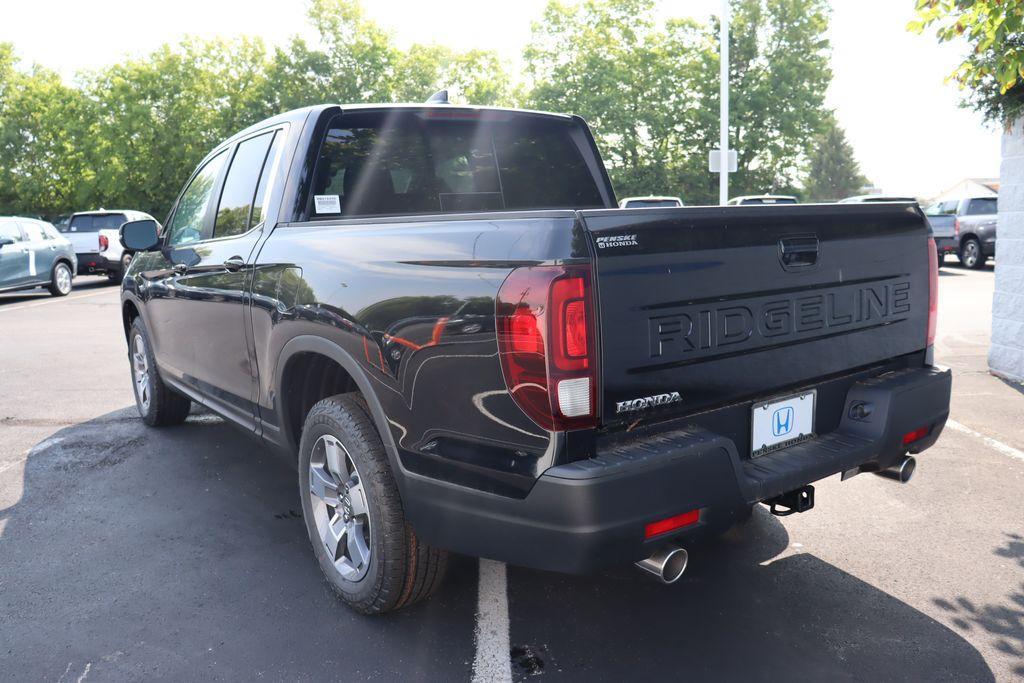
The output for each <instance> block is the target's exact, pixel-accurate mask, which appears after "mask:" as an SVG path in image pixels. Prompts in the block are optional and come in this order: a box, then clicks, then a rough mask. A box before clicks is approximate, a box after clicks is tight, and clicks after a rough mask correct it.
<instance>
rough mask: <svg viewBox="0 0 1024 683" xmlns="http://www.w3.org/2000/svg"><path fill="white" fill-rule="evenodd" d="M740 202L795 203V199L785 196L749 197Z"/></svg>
mask: <svg viewBox="0 0 1024 683" xmlns="http://www.w3.org/2000/svg"><path fill="white" fill-rule="evenodd" d="M741 204H796V200H795V199H791V198H785V197H782V198H779V197H751V198H749V199H744V200H743V201H742V202H741Z"/></svg>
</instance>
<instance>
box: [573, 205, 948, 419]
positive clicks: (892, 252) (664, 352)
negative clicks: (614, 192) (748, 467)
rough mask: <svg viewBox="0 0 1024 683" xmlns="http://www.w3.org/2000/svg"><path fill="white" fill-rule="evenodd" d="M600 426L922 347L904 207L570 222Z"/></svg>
mask: <svg viewBox="0 0 1024 683" xmlns="http://www.w3.org/2000/svg"><path fill="white" fill-rule="evenodd" d="M580 216H581V221H582V223H583V226H584V227H585V228H586V230H587V232H588V233H589V234H590V236H591V239H592V240H593V246H594V253H595V262H596V267H595V268H596V278H595V279H596V283H597V290H598V293H597V300H598V313H599V325H600V341H601V378H600V381H601V387H602V389H601V391H602V397H601V399H600V405H601V410H602V421H603V423H604V424H615V423H624V422H632V421H634V420H636V419H639V418H641V417H648V416H650V417H654V416H658V415H661V416H666V417H667V416H670V415H673V414H686V413H692V412H696V411H699V410H701V409H705V408H709V407H713V406H724V405H727V404H730V403H736V402H740V401H745V400H753V399H760V398H768V397H772V396H774V395H778V393H779V392H782V391H786V390H789V389H792V388H796V387H800V386H811V385H813V383H814V380H816V379H820V378H825V377H828V376H831V375H835V374H839V373H843V372H847V371H850V370H852V369H855V368H862V367H865V366H869V365H872V364H875V363H879V362H881V361H884V360H887V359H891V358H894V357H896V356H900V355H903V354H907V353H911V352H914V351H917V350H920V349H923V348H924V347H925V345H926V333H927V322H928V269H929V259H928V250H927V235H928V224H927V221H926V220H925V218H924V216H923V214H922V213H921V211H920V209H919V208H918V207H917V206H916V204H870V203H868V204H861V205H842V206H837V205H797V206H771V207H760V206H750V207H747V206H737V207H724V208H723V207H699V208H679V209H640V210H633V211H630V210H597V211H583V212H580Z"/></svg>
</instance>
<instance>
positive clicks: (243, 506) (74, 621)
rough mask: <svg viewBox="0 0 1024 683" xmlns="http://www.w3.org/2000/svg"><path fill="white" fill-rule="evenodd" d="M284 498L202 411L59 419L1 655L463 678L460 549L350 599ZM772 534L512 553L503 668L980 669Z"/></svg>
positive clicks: (25, 529)
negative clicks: (522, 563) (683, 545)
mask: <svg viewBox="0 0 1024 683" xmlns="http://www.w3.org/2000/svg"><path fill="white" fill-rule="evenodd" d="M12 476H17V473H16V471H15V470H10V469H9V470H7V471H6V472H4V473H3V474H0V477H4V478H10V477H12ZM296 494H297V475H296V471H295V467H294V464H293V463H291V462H289V461H287V459H286V458H284V457H282V456H280V455H277V454H275V453H272V452H270V451H269V450H267V449H265V448H264V447H263V446H262V445H261V444H260V443H259V442H257V441H255V440H251V439H248V438H246V437H245V436H244V435H242V434H240V433H239V432H238V430H236V429H234V428H233V427H230V426H228V425H226V424H224V423H223V421H222V420H221V419H220V418H217V417H214V416H213V415H210V414H208V413H201V412H200V413H198V414H196V415H193V416H192V417H190V418H189V421H188V422H187V423H186V424H185V425H183V426H181V427H175V428H169V429H160V430H154V429H148V428H146V427H145V426H144V425H143V424H142V423H141V421H140V420H139V419H138V418H137V416H136V413H135V410H134V408H127V409H124V410H120V411H115V412H113V413H109V414H107V415H104V416H102V417H100V418H98V419H96V420H92V421H89V422H85V423H82V424H78V425H74V426H71V427H67V428H65V429H62V430H60V431H58V432H57V433H56V434H54V435H53V436H51V437H50V438H48V439H46V440H44V441H43V442H41V443H39V444H38V445H37V446H36V447H35V448H33V449H32V451H31V452H30V454H29V456H28V459H27V462H26V464H25V470H24V473H23V475H22V488H21V496H20V498H19V499H18V500H17V501H16V502H14V503H13V504H11V505H10V506H9V507H7V508H5V509H0V525H3V526H2V527H0V529H2V530H0V567H2V571H0V615H2V630H3V632H4V635H5V640H6V643H5V646H4V647H0V670H2V671H4V672H5V674H6V675H9V676H11V677H12V678H14V679H16V680H18V679H39V678H48V679H56V678H57V677H59V676H60V675H61V674H62V673H68V672H70V673H68V675H73V676H75V677H77V676H79V675H80V674H81V673H84V672H85V671H86V670H88V671H89V672H90V674H91V675H92V676H96V677H100V678H103V677H106V678H171V679H178V680H191V679H196V678H212V677H225V678H255V677H260V676H262V677H267V678H273V679H287V680H292V679H296V678H306V677H309V678H314V679H322V678H340V679H344V680H361V679H364V678H370V677H379V678H384V679H395V678H399V677H401V678H411V679H416V680H424V679H429V680H453V679H456V680H457V679H466V678H468V677H469V676H470V671H471V666H472V660H473V629H474V613H475V609H476V597H477V596H476V593H477V591H476V584H477V581H476V562H475V561H472V560H469V559H467V558H455V559H454V561H453V563H452V572H451V575H450V576H449V578H448V580H447V581H446V582H445V584H444V586H443V587H442V590H441V591H440V592H439V594H438V595H436V596H435V597H434V598H433V599H431V600H430V601H428V602H426V603H424V604H420V605H417V606H415V607H413V608H411V609H408V610H403V611H401V612H398V613H396V614H394V615H389V616H387V617H378V618H366V617H361V616H359V615H356V614H354V613H353V612H351V611H350V610H348V609H347V608H345V606H344V605H343V604H341V603H340V602H339V601H338V600H337V599H336V598H335V597H334V596H333V594H332V593H331V592H330V590H329V588H328V587H327V585H326V583H325V582H324V580H323V579H322V578H321V576H320V572H319V568H318V567H317V565H316V562H315V560H314V559H313V555H312V552H311V550H310V548H309V542H308V539H307V537H306V531H305V527H304V525H303V523H302V518H301V508H300V506H299V503H298V499H297V495H296ZM788 547H789V537H788V535H787V534H786V531H785V528H784V527H783V526H782V524H780V523H779V522H778V520H777V519H775V518H773V517H770V516H768V515H767V514H766V513H764V512H763V511H760V510H759V511H758V512H757V513H755V516H754V518H753V519H752V521H751V522H750V523H748V524H747V525H745V526H744V527H743V528H742V529H741V530H740V531H739V532H736V531H734V532H731V533H730V534H729V535H727V536H726V537H724V538H722V539H720V540H718V541H715V542H711V543H706V544H703V545H700V546H695V547H692V548H691V549H690V550H691V568H690V569H689V570H688V571H687V574H686V576H685V577H684V579H683V580H681V581H680V582H679V583H678V584H676V585H674V586H671V587H664V586H660V585H658V584H656V583H654V582H653V581H649V580H647V579H646V578H645V577H644V576H642V575H641V574H640V573H639V572H638V571H636V570H634V569H632V568H623V569H621V570H616V571H613V572H606V573H603V574H600V575H596V576H589V577H573V576H563V575H558V574H551V573H547V572H538V571H529V570H524V569H516V568H512V569H511V570H510V572H509V578H510V582H509V599H510V612H511V615H512V624H511V639H512V645H513V646H515V647H514V652H515V654H516V655H518V656H517V658H516V665H517V669H516V673H517V676H518V677H520V678H523V677H527V675H528V673H530V672H535V673H540V674H542V675H544V677H545V678H571V679H579V680H582V679H585V680H609V679H633V678H636V677H637V676H639V675H649V674H654V675H657V676H662V677H664V676H668V677H670V678H671V679H676V678H687V679H714V680H722V679H743V680H768V679H771V680H777V679H779V678H781V677H793V676H796V677H800V678H804V679H811V680H820V679H829V680H831V679H882V680H890V679H897V678H911V679H927V680H942V679H960V680H971V681H985V680H992V674H991V672H990V671H989V669H988V667H987V666H986V664H985V662H984V661H983V659H982V658H981V656H980V655H979V653H978V652H977V651H976V650H975V649H974V648H973V647H972V646H971V645H970V644H969V643H967V642H966V641H965V640H964V639H963V638H961V637H960V636H959V635H957V634H956V633H954V632H953V631H952V630H950V629H948V628H946V627H945V626H943V625H941V624H940V623H938V622H937V621H935V620H933V619H931V618H930V617H928V616H926V615H924V614H923V613H921V612H919V611H917V610H915V609H913V608H912V607H910V606H908V605H906V604H904V603H902V602H900V601H899V600H897V599H895V598H893V597H891V596H889V595H887V594H885V593H883V592H881V591H879V590H877V589H875V588H873V587H872V586H870V585H868V584H866V583H864V582H862V581H860V580H858V579H857V578H855V577H853V576H851V575H849V574H847V573H845V572H843V571H841V570H839V569H837V568H836V567H834V566H832V565H830V564H828V563H826V562H824V561H822V560H820V559H818V558H816V557H814V556H813V555H811V554H807V553H799V552H798V553H796V554H791V555H787V556H784V557H781V558H780V559H775V560H773V561H772V558H776V557H777V556H778V555H779V554H780V553H781V552H783V551H784V550H786V549H787V548H788ZM1016 547H1017V546H1012V548H1016ZM1011 552H1013V551H1011ZM979 623H980V622H979Z"/></svg>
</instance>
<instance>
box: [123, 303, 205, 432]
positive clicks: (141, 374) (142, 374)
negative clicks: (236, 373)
mask: <svg viewBox="0 0 1024 683" xmlns="http://www.w3.org/2000/svg"><path fill="white" fill-rule="evenodd" d="M128 361H129V362H130V363H131V368H132V385H133V386H134V388H135V407H136V408H138V409H139V416H140V417H141V418H142V421H143V422H145V423H146V424H148V425H149V426H150V427H167V426H170V425H178V424H181V423H182V422H184V421H185V418H187V417H188V413H189V410H190V409H191V408H192V401H191V400H190V399H188V398H186V397H184V396H182V395H181V394H179V393H177V392H176V391H174V390H173V389H171V388H170V387H169V386H167V385H166V384H164V381H163V379H162V378H161V377H160V370H159V369H158V368H157V367H156V359H155V358H154V357H153V349H152V347H151V346H150V344H149V334H148V333H147V332H146V326H145V325H144V324H143V323H142V318H136V319H135V321H134V322H133V323H132V326H131V330H130V332H129V334H128Z"/></svg>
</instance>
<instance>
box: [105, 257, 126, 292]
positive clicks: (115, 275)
mask: <svg viewBox="0 0 1024 683" xmlns="http://www.w3.org/2000/svg"><path fill="white" fill-rule="evenodd" d="M131 262H132V255H131V254H122V255H121V266H120V268H119V269H118V270H113V271H110V272H109V273H107V279H108V280H110V281H111V282H113V283H114V284H116V285H119V284H121V280H123V279H124V274H125V273H127V272H128V266H129V265H131Z"/></svg>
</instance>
